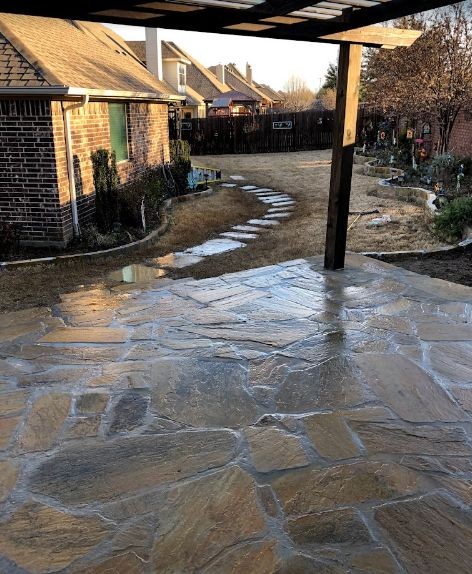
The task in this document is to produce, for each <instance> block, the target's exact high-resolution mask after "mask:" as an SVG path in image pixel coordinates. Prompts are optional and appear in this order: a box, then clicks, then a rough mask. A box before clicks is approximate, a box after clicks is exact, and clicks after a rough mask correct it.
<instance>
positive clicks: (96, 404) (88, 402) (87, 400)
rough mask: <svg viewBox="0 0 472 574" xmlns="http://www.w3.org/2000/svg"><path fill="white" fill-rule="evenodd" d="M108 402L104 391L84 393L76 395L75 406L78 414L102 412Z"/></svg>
mask: <svg viewBox="0 0 472 574" xmlns="http://www.w3.org/2000/svg"><path fill="white" fill-rule="evenodd" d="M107 403H108V395H106V394H104V393H85V394H83V395H80V397H77V400H76V402H75V408H76V409H77V412H78V413H79V414H89V413H102V412H103V411H104V410H105V408H106V406H107Z"/></svg>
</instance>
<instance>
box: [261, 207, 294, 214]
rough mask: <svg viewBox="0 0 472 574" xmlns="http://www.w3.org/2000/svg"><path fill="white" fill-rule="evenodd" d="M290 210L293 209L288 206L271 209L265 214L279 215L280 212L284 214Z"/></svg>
mask: <svg viewBox="0 0 472 574" xmlns="http://www.w3.org/2000/svg"><path fill="white" fill-rule="evenodd" d="M291 209H293V207H290V206H288V207H271V208H270V209H269V210H268V211H267V213H281V212H283V213H286V212H287V211H288V210H291Z"/></svg>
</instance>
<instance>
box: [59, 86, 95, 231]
mask: <svg viewBox="0 0 472 574" xmlns="http://www.w3.org/2000/svg"><path fill="white" fill-rule="evenodd" d="M88 101H89V96H88V94H86V95H83V96H82V101H80V102H77V103H75V104H72V105H70V106H67V108H64V105H63V106H62V114H63V116H64V137H65V141H66V157H67V175H68V178H69V194H70V211H71V215H72V228H73V230H74V237H79V236H80V227H79V214H78V211H77V194H76V189H75V174H74V153H73V150H72V134H71V129H70V114H69V112H70V111H71V110H76V109H79V108H83V107H84V106H86V105H87V104H88Z"/></svg>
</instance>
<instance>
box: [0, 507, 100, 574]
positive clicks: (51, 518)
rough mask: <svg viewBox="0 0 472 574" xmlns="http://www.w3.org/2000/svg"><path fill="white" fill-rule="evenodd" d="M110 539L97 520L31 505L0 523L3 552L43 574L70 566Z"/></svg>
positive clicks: (21, 564) (33, 573)
mask: <svg viewBox="0 0 472 574" xmlns="http://www.w3.org/2000/svg"><path fill="white" fill-rule="evenodd" d="M107 536H108V527H107V526H106V525H105V523H104V522H103V520H101V519H99V518H98V517H97V516H92V517H88V516H87V517H85V516H72V515H71V514H68V513H66V512H62V511H59V510H56V509H54V508H51V507H49V506H45V505H44V504H40V503H38V502H33V501H30V502H27V503H26V504H24V505H23V506H21V507H20V508H18V509H17V510H15V512H14V513H13V514H11V515H10V516H9V517H8V518H7V520H5V521H3V522H1V523H0V552H1V553H3V554H4V555H5V556H6V557H7V558H9V559H10V560H12V561H13V562H15V563H16V564H18V566H20V567H21V568H24V569H26V570H28V571H29V572H31V573H32V574H42V573H46V572H55V571H57V570H61V569H62V568H65V567H66V566H69V564H71V563H72V562H73V561H74V560H77V559H78V558H82V556H85V555H86V554H88V552H89V551H90V550H91V549H92V548H93V547H94V546H96V545H97V544H99V543H100V542H102V541H103V540H104V539H105V538H106V537H107Z"/></svg>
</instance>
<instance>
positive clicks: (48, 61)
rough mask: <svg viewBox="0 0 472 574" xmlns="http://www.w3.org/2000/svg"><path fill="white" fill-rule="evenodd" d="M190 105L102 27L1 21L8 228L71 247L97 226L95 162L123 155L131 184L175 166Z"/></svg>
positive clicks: (3, 206) (0, 130)
mask: <svg viewBox="0 0 472 574" xmlns="http://www.w3.org/2000/svg"><path fill="white" fill-rule="evenodd" d="M181 99H182V96H179V95H178V94H177V93H176V91H175V90H174V89H173V88H172V87H171V86H169V85H168V84H166V83H164V82H160V81H158V80H157V79H156V78H155V77H154V76H153V75H152V74H150V73H149V72H148V71H147V70H146V69H145V68H143V66H142V65H141V63H140V62H139V60H138V58H137V57H136V56H135V54H134V53H133V52H132V51H131V50H130V49H129V48H128V46H127V45H126V43H125V41H124V40H123V39H122V38H121V37H120V36H118V35H117V34H115V33H114V32H112V31H111V30H110V29H108V28H106V27H104V26H102V25H101V24H94V23H87V22H78V21H74V20H59V19H53V18H42V17H33V16H21V15H12V14H0V140H1V142H2V145H1V147H0V166H1V176H0V177H1V179H0V220H2V221H7V222H15V223H17V224H18V225H19V226H20V227H21V234H22V235H21V237H22V240H24V242H25V243H28V244H44V243H48V244H56V245H64V244H66V243H67V242H69V241H70V240H71V239H72V237H73V235H74V232H76V233H77V232H78V230H79V228H80V226H83V225H84V224H87V223H88V222H91V221H92V220H93V213H94V208H95V196H94V185H93V174H92V164H91V160H90V154H91V152H93V151H95V150H97V149H98V148H106V149H110V150H114V151H115V153H116V157H117V161H118V171H119V174H120V178H121V182H122V183H126V182H128V181H130V180H132V179H134V178H137V177H139V176H140V175H141V174H142V173H143V172H144V170H145V169H146V168H147V167H148V166H151V165H156V164H159V163H162V162H164V161H168V160H169V131H168V103H169V102H171V101H176V100H177V101H179V100H181Z"/></svg>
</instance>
